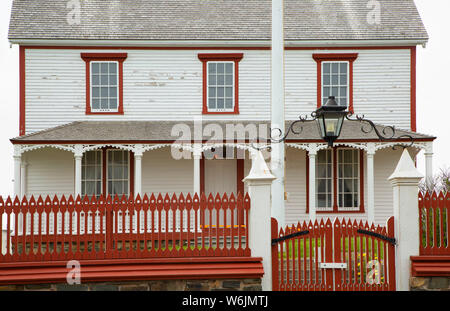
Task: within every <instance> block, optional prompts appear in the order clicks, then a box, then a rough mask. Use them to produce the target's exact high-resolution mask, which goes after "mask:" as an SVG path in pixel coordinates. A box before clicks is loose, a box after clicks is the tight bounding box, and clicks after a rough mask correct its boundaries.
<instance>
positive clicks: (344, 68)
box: [322, 62, 349, 106]
mask: <svg viewBox="0 0 450 311" xmlns="http://www.w3.org/2000/svg"><path fill="white" fill-rule="evenodd" d="M348 67H349V62H322V105H325V104H326V102H327V100H328V97H329V96H334V97H335V98H336V102H337V103H338V105H341V106H347V104H348Z"/></svg>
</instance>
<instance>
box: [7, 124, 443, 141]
mask: <svg viewBox="0 0 450 311" xmlns="http://www.w3.org/2000/svg"><path fill="white" fill-rule="evenodd" d="M291 123H292V121H287V122H286V129H288V127H289V125H290V124H291ZM180 125H181V126H180ZM199 125H200V123H199V124H196V126H199ZM233 125H234V126H235V127H234V130H238V126H239V125H241V128H244V127H245V128H246V129H247V130H248V129H250V128H251V127H252V126H253V125H255V126H256V127H254V128H255V129H257V131H258V132H257V135H258V137H259V138H263V139H265V138H266V137H269V135H268V133H269V128H270V122H269V121H203V122H202V123H201V128H202V129H203V137H202V140H203V141H211V140H212V138H213V137H217V135H218V134H219V133H217V130H218V129H219V128H220V129H221V130H222V132H223V135H224V140H226V139H227V138H228V137H229V138H230V139H231V137H230V136H227V135H226V133H227V131H228V133H230V131H231V133H232V134H233V133H236V132H234V130H233ZM176 126H179V127H178V129H179V130H184V131H186V130H187V129H188V128H189V130H190V133H184V135H185V136H184V137H186V135H187V134H189V135H188V136H187V137H192V139H193V138H194V121H77V122H72V123H69V124H65V125H61V126H58V127H54V128H49V129H46V130H43V131H39V132H35V133H31V134H28V135H24V136H21V137H15V138H12V139H11V142H12V143H13V144H48V143H59V144H61V143H81V144H83V143H96V142H115V143H153V142H155V143H156V142H173V141H181V139H179V137H181V132H179V131H178V130H175V131H173V130H174V129H176ZM242 126H243V127H242ZM300 126H303V130H302V132H301V134H299V135H296V134H293V133H290V134H289V135H288V138H287V140H288V141H290V142H322V139H321V137H320V135H319V131H318V127H317V124H316V122H308V123H304V124H299V125H298V126H296V127H295V128H294V129H295V130H296V131H299V130H300ZM361 126H363V124H361V123H359V122H350V121H345V122H344V124H343V128H342V132H341V136H340V138H339V140H338V141H354V142H358V141H363V142H364V141H378V140H379V139H378V137H377V136H376V134H375V132H374V131H371V132H370V133H365V132H363V131H362V130H361ZM364 128H365V129H369V127H368V126H366V125H364ZM383 128H384V126H382V125H377V129H378V130H379V131H380V132H381V133H382V131H383ZM215 131H216V132H215ZM172 132H173V134H174V135H172ZM219 132H220V131H219ZM275 134H276V133H275ZM387 134H388V135H389V133H387ZM191 135H192V136H191ZM234 135H235V136H234V137H239V139H242V137H240V136H237V135H236V134H234ZM241 135H242V133H241ZM243 135H245V138H246V139H249V137H250V138H253V137H254V134H253V133H252V134H251V135H250V136H249V132H248V131H247V132H245V134H243ZM401 135H411V136H412V137H413V138H414V139H416V140H418V141H432V140H434V139H435V138H436V137H434V136H429V135H424V134H419V133H416V132H410V131H405V130H399V129H397V130H396V135H395V136H396V137H397V136H401ZM232 137H233V136H232Z"/></svg>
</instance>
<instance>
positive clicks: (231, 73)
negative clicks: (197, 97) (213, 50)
mask: <svg viewBox="0 0 450 311" xmlns="http://www.w3.org/2000/svg"><path fill="white" fill-rule="evenodd" d="M242 57H243V54H199V55H198V58H199V59H200V60H201V61H202V62H203V113H204V114H222V113H225V114H238V113H239V92H238V90H239V62H240V61H241V59H242Z"/></svg>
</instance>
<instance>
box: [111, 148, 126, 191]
mask: <svg viewBox="0 0 450 311" xmlns="http://www.w3.org/2000/svg"><path fill="white" fill-rule="evenodd" d="M128 167H129V152H127V151H123V150H108V175H107V182H108V190H107V191H108V194H111V195H116V194H117V195H119V196H121V195H123V194H125V195H128V194H129V184H130V183H129V171H128Z"/></svg>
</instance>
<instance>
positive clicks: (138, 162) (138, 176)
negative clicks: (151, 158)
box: [133, 145, 143, 197]
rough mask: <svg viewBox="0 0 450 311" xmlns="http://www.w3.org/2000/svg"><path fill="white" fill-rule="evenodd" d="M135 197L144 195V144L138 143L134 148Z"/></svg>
mask: <svg viewBox="0 0 450 311" xmlns="http://www.w3.org/2000/svg"><path fill="white" fill-rule="evenodd" d="M133 152H134V197H137V195H138V194H141V195H142V156H143V152H142V145H136V146H135V148H134V150H133Z"/></svg>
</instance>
